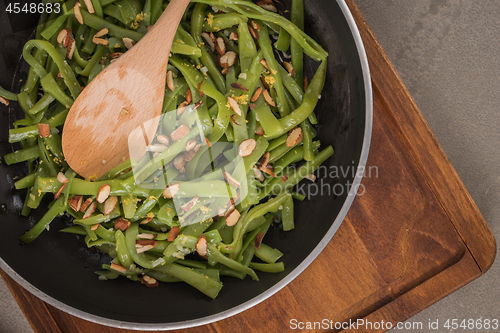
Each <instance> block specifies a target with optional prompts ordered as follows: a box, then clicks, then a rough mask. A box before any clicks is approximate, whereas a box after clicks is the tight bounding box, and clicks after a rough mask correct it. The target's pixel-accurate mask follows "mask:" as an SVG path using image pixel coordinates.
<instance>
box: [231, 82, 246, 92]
mask: <svg viewBox="0 0 500 333" xmlns="http://www.w3.org/2000/svg"><path fill="white" fill-rule="evenodd" d="M231 87H232V88H234V89H239V90H244V91H248V89H247V88H245V87H243V86H242V85H241V84H240V83H238V82H233V83H231Z"/></svg>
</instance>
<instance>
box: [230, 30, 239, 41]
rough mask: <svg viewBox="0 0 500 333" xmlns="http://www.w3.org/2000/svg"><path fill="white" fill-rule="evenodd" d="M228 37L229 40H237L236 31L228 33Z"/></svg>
mask: <svg viewBox="0 0 500 333" xmlns="http://www.w3.org/2000/svg"><path fill="white" fill-rule="evenodd" d="M228 38H229V40H238V33H237V32H234V31H233V32H231V33H230V34H229V37H228Z"/></svg>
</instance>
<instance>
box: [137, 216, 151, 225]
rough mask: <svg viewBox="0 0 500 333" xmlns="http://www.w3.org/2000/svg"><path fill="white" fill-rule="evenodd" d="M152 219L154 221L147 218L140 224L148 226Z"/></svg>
mask: <svg viewBox="0 0 500 333" xmlns="http://www.w3.org/2000/svg"><path fill="white" fill-rule="evenodd" d="M152 219H153V218H152V217H148V218H145V219H144V220H142V221H141V222H139V224H148V223H149V222H151V220H152Z"/></svg>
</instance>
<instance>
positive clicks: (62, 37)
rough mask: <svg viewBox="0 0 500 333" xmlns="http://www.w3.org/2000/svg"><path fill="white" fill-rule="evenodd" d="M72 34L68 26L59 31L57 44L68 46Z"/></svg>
mask: <svg viewBox="0 0 500 333" xmlns="http://www.w3.org/2000/svg"><path fill="white" fill-rule="evenodd" d="M70 34H71V30H69V29H68V28H65V29H62V30H61V31H59V33H58V34H57V44H59V45H61V46H62V47H68V44H69V40H70Z"/></svg>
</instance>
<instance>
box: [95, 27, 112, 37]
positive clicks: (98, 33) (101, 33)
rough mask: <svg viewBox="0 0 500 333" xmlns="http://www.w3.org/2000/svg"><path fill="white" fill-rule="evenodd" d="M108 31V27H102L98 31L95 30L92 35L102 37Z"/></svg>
mask: <svg viewBox="0 0 500 333" xmlns="http://www.w3.org/2000/svg"><path fill="white" fill-rule="evenodd" d="M108 32H109V30H108V28H103V29H101V30H99V31H98V32H96V34H95V35H94V37H102V36H104V35H107V34H108Z"/></svg>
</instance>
